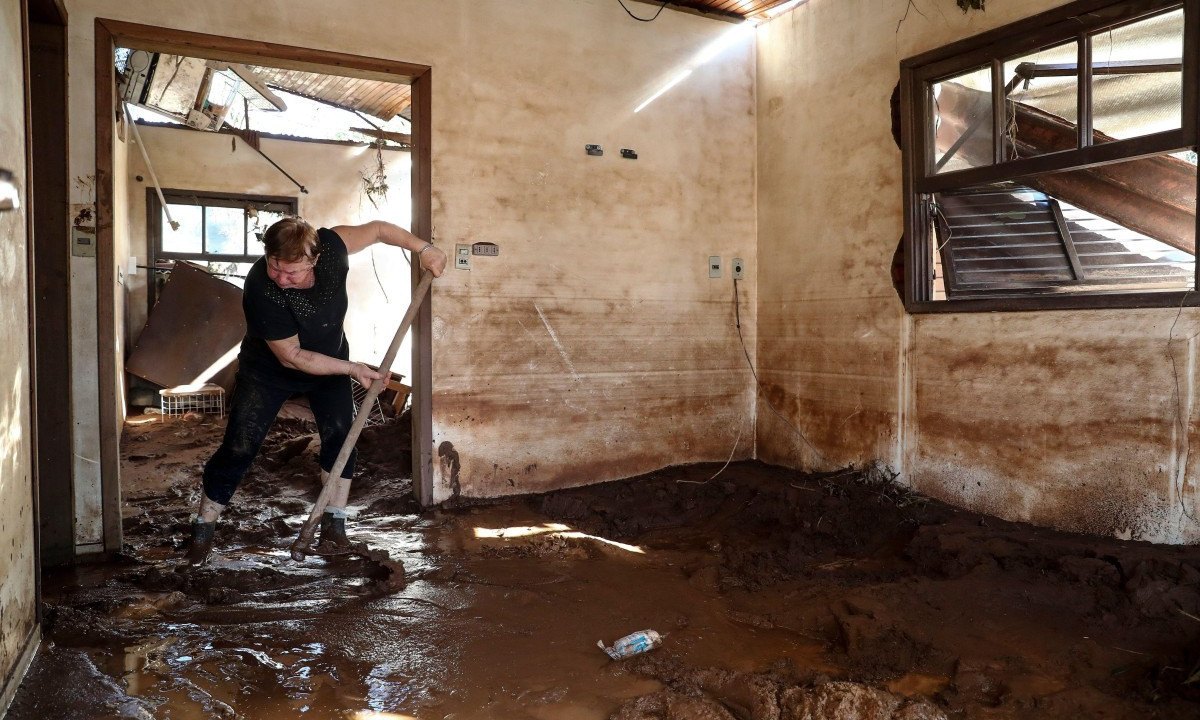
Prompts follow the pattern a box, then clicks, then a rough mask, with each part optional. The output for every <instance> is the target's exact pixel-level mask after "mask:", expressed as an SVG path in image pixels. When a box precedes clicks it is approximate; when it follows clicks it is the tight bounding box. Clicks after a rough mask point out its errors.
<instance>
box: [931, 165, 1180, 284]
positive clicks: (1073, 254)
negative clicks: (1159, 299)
mask: <svg viewBox="0 0 1200 720" xmlns="http://www.w3.org/2000/svg"><path fill="white" fill-rule="evenodd" d="M1195 203H1196V166H1195V165H1194V164H1192V163H1189V162H1187V161H1186V160H1180V159H1179V158H1176V157H1172V156H1170V155H1161V156H1157V157H1151V158H1142V159H1138V160H1131V161H1126V162H1122V163H1115V164H1112V165H1105V166H1102V167H1098V168H1089V169H1086V170H1073V171H1069V172H1062V173H1051V174H1047V175H1041V176H1037V177H1034V178H1031V179H1027V180H1024V181H1022V182H1019V183H1018V182H1008V183H999V184H996V185H990V186H981V187H975V188H967V189H964V190H956V191H953V192H946V193H939V194H936V195H934V196H933V197H932V204H931V207H932V209H933V212H932V213H931V215H932V217H933V222H932V223H931V224H932V228H931V230H932V232H931V233H930V235H931V238H930V241H931V243H933V248H932V249H933V251H934V253H935V255H937V256H938V260H939V261H940V262H939V263H937V265H936V271H937V273H938V275H939V278H938V279H939V280H941V281H942V282H935V284H934V291H935V294H934V299H936V300H945V299H947V298H950V299H956V298H973V297H996V296H1001V297H1005V296H1008V297H1014V296H1021V295H1029V294H1063V293H1091V294H1094V293H1113V292H1133V291H1147V290H1192V289H1194V277H1195V249H1196V235H1195V228H1196V215H1195Z"/></svg>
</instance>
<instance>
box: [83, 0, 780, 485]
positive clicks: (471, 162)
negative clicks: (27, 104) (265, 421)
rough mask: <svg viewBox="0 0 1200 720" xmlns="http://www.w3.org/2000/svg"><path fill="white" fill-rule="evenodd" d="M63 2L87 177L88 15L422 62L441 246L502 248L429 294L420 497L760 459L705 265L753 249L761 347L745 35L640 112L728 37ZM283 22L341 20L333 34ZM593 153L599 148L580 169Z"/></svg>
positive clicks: (662, 20) (730, 313)
mask: <svg viewBox="0 0 1200 720" xmlns="http://www.w3.org/2000/svg"><path fill="white" fill-rule="evenodd" d="M68 10H69V12H70V19H71V41H72V46H71V61H72V67H73V71H72V80H73V84H72V107H73V108H74V110H75V111H76V113H75V114H76V116H77V117H79V118H81V121H80V122H77V123H73V124H72V133H73V137H72V146H71V150H72V167H73V168H75V171H76V172H78V173H81V174H86V173H90V172H92V171H93V165H94V163H93V159H92V158H93V156H92V149H93V147H94V137H93V128H92V126H91V123H90V122H89V121H88V120H87V118H90V117H91V115H92V100H93V95H92V93H91V90H92V88H91V83H92V80H91V78H92V77H93V75H92V70H93V59H92V55H91V52H92V36H91V33H92V30H93V21H94V18H95V17H96V16H98V15H99V16H105V17H111V18H115V19H120V20H128V21H134V22H140V23H146V24H151V25H162V26H167V27H174V28H181V29H185V30H193V31H200V32H206V33H214V34H220V35H228V36H233V37H247V38H251V39H262V40H269V41H271V42H276V43H283V44H290V45H297V46H306V47H313V48H322V49H329V50H337V51H342V52H348V53H354V54H360V55H368V56H376V57H386V58H395V59H398V60H404V61H408V62H414V63H421V64H425V65H429V66H431V67H432V68H433V73H432V78H433V85H432V86H433V128H432V132H433V167H432V176H433V192H434V199H433V227H434V236H435V239H436V241H437V242H438V243H439V244H440V245H441V246H442V247H444V248H446V249H447V250H452V249H453V245H454V244H455V243H471V242H477V241H490V242H494V243H497V244H498V245H499V246H500V256H499V257H498V258H480V257H477V258H473V259H472V269H471V270H470V271H465V270H451V271H449V272H448V273H447V275H446V276H445V277H444V278H442V279H440V280H439V281H438V282H437V283H436V284H435V287H434V292H433V303H434V304H433V315H434V318H433V343H434V346H433V358H434V359H433V384H434V387H433V414H434V417H433V424H434V442H435V446H436V447H437V448H438V452H439V453H440V454H439V458H440V460H441V462H439V463H435V468H436V471H435V474H436V477H435V489H434V494H435V499H437V500H441V499H444V498H446V497H447V496H448V495H451V494H453V493H455V492H461V493H463V494H465V495H498V494H505V493H513V492H526V491H536V490H544V489H548V488H551V487H560V486H567V485H578V484H584V483H591V482H599V481H603V480H608V479H613V478H618V477H623V476H629V475H634V474H638V473H641V472H646V471H650V470H653V469H656V468H658V467H662V466H666V465H670V464H675V463H681V462H694V461H705V460H719V461H724V460H725V459H726V458H729V457H733V458H735V459H737V458H744V457H748V456H750V455H751V454H752V452H753V434H754V433H753V412H754V394H753V392H752V384H751V383H750V382H749V380H748V378H749V373H748V371H747V370H746V362H745V358H744V357H743V355H742V350H741V346H740V344H739V340H738V335H737V330H736V328H735V327H734V314H735V313H734V308H733V304H732V286H731V282H730V280H729V275H728V270H726V272H725V275H724V277H723V278H722V279H721V280H710V279H709V277H708V273H707V257H708V256H709V255H720V256H722V257H724V258H725V259H726V262H728V260H729V258H731V257H734V256H739V257H742V258H743V259H744V260H745V262H746V265H747V271H748V278H749V280H748V281H747V282H746V283H744V284H743V287H742V290H743V296H742V298H741V301H742V303H743V304H742V310H743V313H742V320H743V329H744V331H745V332H746V335H747V342H749V343H753V336H754V317H753V316H754V311H753V308H754V307H755V281H754V278H755V277H756V272H757V270H756V265H757V263H756V252H755V229H756V225H755V185H754V179H755V152H754V146H755V118H754V116H755V106H754V77H755V64H754V54H753V41H752V39H751V38H750V37H743V38H742V39H741V41H740V42H736V43H733V44H732V45H731V47H729V48H727V49H726V50H725V51H724V53H723V54H721V56H720V58H719V61H718V62H714V63H709V64H706V65H703V66H699V67H696V68H694V70H693V72H692V73H691V74H690V75H689V76H688V77H687V78H686V79H685V80H683V81H682V82H679V83H678V84H677V85H675V86H674V87H673V88H672V89H671V90H670V91H669V92H666V93H664V94H663V95H662V96H661V97H660V98H658V99H657V100H656V101H654V102H653V103H651V104H650V105H648V106H647V107H646V108H645V109H643V110H642V111H641V112H639V113H635V112H634V109H635V108H637V107H638V106H639V105H640V104H641V103H642V102H643V101H644V100H645V99H647V98H648V97H649V96H650V95H651V94H653V93H654V92H655V91H656V90H657V89H659V88H660V87H662V86H663V85H664V84H665V83H666V82H667V81H669V80H670V79H672V78H673V77H675V76H677V75H679V73H680V72H681V70H683V69H685V68H687V67H689V66H690V65H691V64H692V63H693V61H694V60H695V58H696V56H697V55H698V54H699V53H700V52H701V51H702V50H704V49H705V48H706V47H708V46H709V44H710V43H712V42H713V41H715V40H717V39H719V38H721V37H723V36H725V34H726V33H729V32H731V31H732V30H733V29H734V27H735V26H733V25H731V24H729V23H724V22H720V21H717V20H712V19H708V18H701V17H696V16H692V15H687V14H684V13H676V12H665V13H663V14H662V16H660V17H659V19H658V20H656V21H655V22H653V23H638V22H635V21H633V20H632V19H630V18H629V17H628V16H627V15H626V14H625V12H624V11H623V10H622V9H621V7H620V6H619V5H618V4H617V3H615V2H611V1H610V0H572V2H561V0H516V1H514V0H404V1H402V2H386V3H384V2H377V3H373V4H370V5H366V6H364V5H363V4H362V3H351V2H348V1H343V2H317V1H316V0H303V2H294V3H288V4H287V7H286V9H285V8H283V7H282V5H279V4H266V5H264V4H255V3H244V2H234V1H233V0H219V1H215V2H209V3H203V4H197V3H189V2H184V1H183V0H169V1H164V2H156V3H125V4H116V5H114V4H113V3H109V2H102V1H101V0H68ZM296 17H310V18H323V17H327V18H353V22H345V23H344V24H342V25H340V26H339V29H338V32H337V33H330V32H328V28H327V27H326V25H325V24H322V23H317V22H313V23H297V22H294V18H296ZM518 39H519V42H518ZM518 46H519V48H520V49H519V50H517V49H516V48H517V47H518ZM586 143H598V144H601V145H603V146H604V148H605V150H606V153H605V155H604V156H603V157H600V158H597V157H589V156H587V155H586V154H585V153H584V149H583V146H584V145H585V144H586ZM622 147H627V148H632V149H634V150H636V151H637V152H638V154H639V157H638V159H637V160H626V159H622V158H621V157H620V155H619V153H618V150H619V149H620V148H622ZM393 320H394V318H388V319H387V322H391V321H393ZM78 321H79V322H80V323H84V324H86V323H88V322H91V323H94V316H93V315H88V314H87V313H80V316H79V318H78ZM751 351H752V352H753V346H752V345H751ZM93 414H94V412H93ZM80 417H85V416H83V415H81V416H80ZM88 431H89V430H88V429H85V430H84V433H85V434H86V432H88Z"/></svg>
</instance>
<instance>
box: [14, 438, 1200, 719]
mask: <svg viewBox="0 0 1200 720" xmlns="http://www.w3.org/2000/svg"><path fill="white" fill-rule="evenodd" d="M219 432H220V425H219V424H217V423H213V422H208V421H203V420H197V421H194V422H190V423H179V422H176V423H174V424H171V423H146V424H144V425H131V426H130V427H129V428H127V434H126V438H125V443H124V458H123V460H124V467H123V478H124V481H125V483H126V496H125V497H126V507H125V508H124V510H125V515H126V534H127V542H128V556H127V557H125V558H124V559H123V560H122V561H121V562H119V563H114V564H110V565H104V566H86V567H79V568H75V569H72V570H70V571H68V572H64V573H60V574H58V575H54V576H51V577H48V578H47V581H46V586H45V591H46V598H47V603H48V608H47V610H48V612H47V637H48V642H47V644H46V647H45V648H43V650H42V651H41V653H40V655H39V657H38V658H37V660H36V661H35V665H34V667H33V669H32V671H31V673H30V676H29V678H28V680H27V681H26V683H25V685H24V686H23V687H22V690H21V692H20V693H19V695H18V698H17V700H16V702H15V704H14V707H13V710H12V714H11V717H14V718H22V719H23V718H44V717H71V718H108V717H131V718H173V719H191V718H211V717H228V718H235V717H237V718H247V719H257V718H290V717H306V718H309V717H311V718H354V719H356V720H366V719H378V720H386V719H388V718H421V719H422V720H425V719H428V718H457V719H460V720H465V719H474V718H537V719H546V718H555V719H556V720H559V719H561V720H584V719H599V718H609V717H612V718H616V719H617V720H649V719H650V718H658V719H660V720H672V719H675V720H685V719H688V720H690V719H693V718H695V719H704V718H718V719H721V720H729V719H730V718H737V719H739V720H747V719H750V720H767V719H775V718H785V719H786V718H792V719H799V718H847V719H849V718H859V719H862V720H877V719H878V720H887V719H889V718H890V719H892V720H900V719H901V718H904V719H907V720H919V719H920V718H927V719H930V720H936V719H937V718H947V717H954V718H969V719H972V720H974V719H976V718H978V719H983V718H1012V719H1014V720H1015V719H1017V718H1020V719H1022V720H1024V719H1026V718H1033V719H1040V718H1046V719H1049V718H1062V717H1106V718H1149V717H1154V718H1164V719H1165V718H1195V717H1198V716H1200V702H1198V701H1200V693H1198V692H1197V691H1196V688H1195V684H1196V683H1197V682H1200V674H1197V673H1198V671H1200V652H1198V649H1200V620H1195V619H1193V618H1192V616H1197V617H1200V550H1198V549H1195V548H1157V547H1153V546H1148V545H1144V544H1138V543H1120V542H1117V541H1108V540H1097V539H1094V538H1082V537H1078V536H1070V535H1063V534H1059V533H1052V532H1048V531H1043V530H1038V529H1036V528H1030V527H1028V526H1021V525H1014V524H1008V523H1002V522H1000V521H998V520H995V519H994V518H984V517H981V516H976V515H970V514H967V513H962V512H959V511H955V510H952V509H950V508H946V507H945V506H941V505H938V504H936V503H932V502H930V501H927V500H924V499H921V498H919V497H916V496H913V495H910V494H908V493H906V492H904V491H903V489H902V488H897V487H895V486H894V485H892V484H889V483H887V482H886V478H883V479H881V478H879V477H874V476H871V475H870V474H864V473H843V474H840V475H837V476H833V477H820V478H818V477H803V476H800V475H798V474H796V473H793V472H790V471H784V470H780V469H777V468H769V467H766V466H762V465H758V464H753V463H743V464H739V465H732V466H730V467H729V468H728V469H727V470H726V471H725V472H724V473H723V474H722V475H721V477H720V478H719V479H718V480H716V481H708V480H707V478H708V477H709V476H711V475H712V473H713V472H714V471H715V470H716V468H715V467H713V468H708V467H701V466H694V467H689V468H675V469H669V470H665V471H661V472H659V473H655V474H653V475H651V476H647V477H644V478H638V479H635V480H632V481H629V482H624V483H613V484H609V485H605V486H600V487H593V488H584V489H580V490H573V491H563V492H559V493H552V494H550V495H546V496H542V497H538V498H530V499H524V500H520V501H510V502H506V503H503V504H498V505H493V506H489V507H466V508H459V509H444V510H438V511H430V512H425V513H417V512H415V508H414V507H413V506H412V503H411V501H410V500H408V497H409V491H410V488H409V485H408V483H407V481H406V480H404V479H403V477H402V474H403V473H402V471H403V469H404V467H405V466H406V464H407V463H406V460H407V459H406V458H405V457H402V454H400V453H396V452H394V451H393V452H392V453H391V454H388V455H386V456H385V455H384V454H383V453H377V454H376V455H375V460H372V459H371V457H370V453H369V450H370V448H371V447H372V446H374V447H376V448H379V447H381V446H385V445H390V446H391V447H392V448H393V450H394V447H396V446H401V447H402V446H403V445H404V442H405V440H404V438H403V436H402V430H401V429H400V428H398V427H392V428H387V427H385V428H374V429H371V430H370V431H369V434H368V437H367V438H366V443H365V446H364V453H363V455H364V457H363V459H362V462H361V465H362V468H361V478H360V479H359V480H357V481H356V489H355V491H354V494H353V496H352V502H353V504H354V506H353V507H352V511H353V513H354V518H353V520H352V521H351V523H350V527H351V530H352V532H353V533H354V534H355V535H356V537H357V539H359V540H363V541H365V542H367V543H368V544H369V545H370V546H372V547H373V548H377V549H381V550H384V551H386V552H387V553H388V554H389V555H390V556H391V558H392V559H394V560H398V561H400V562H401V563H402V564H403V566H404V569H405V577H404V579H405V581H406V582H405V583H404V584H403V585H402V586H400V585H398V584H397V583H395V582H393V581H395V580H396V578H395V577H394V576H390V575H389V574H388V573H387V572H386V571H385V570H384V569H383V568H381V567H380V566H379V565H377V564H375V563H372V562H370V561H367V560H364V559H361V558H348V559H339V560H322V559H315V558H313V559H309V560H308V561H306V562H305V563H302V564H297V563H294V562H293V561H291V559H290V557H289V555H288V552H287V545H288V543H290V542H291V540H292V539H293V538H294V537H295V534H296V532H297V531H298V529H299V526H300V523H301V521H302V520H303V517H304V513H305V512H306V510H307V506H308V503H310V502H311V501H312V500H313V499H314V498H315V495H316V490H317V489H318V488H317V487H315V477H316V466H315V460H314V452H315V449H316V443H315V441H312V440H311V439H307V440H306V438H308V436H309V433H311V427H310V426H309V425H307V424H306V423H305V422H304V420H303V419H300V420H295V421H289V422H284V423H281V424H280V426H279V427H278V428H277V430H276V431H275V432H274V433H273V434H272V437H271V439H270V440H269V441H268V444H267V446H266V448H265V450H264V453H263V456H262V458H260V460H259V461H258V462H257V463H256V465H255V468H254V470H253V471H252V473H251V476H250V477H249V479H248V481H247V482H246V484H245V485H244V486H243V488H242V489H241V490H240V491H239V495H238V497H237V498H236V499H235V505H234V506H232V507H231V508H230V511H229V512H227V515H226V518H225V519H224V520H223V522H222V525H221V527H220V529H219V530H218V535H217V543H218V548H219V549H218V552H217V554H216V556H215V557H214V559H213V561H212V563H211V564H210V565H209V566H208V567H205V568H200V569H183V568H180V567H178V558H179V556H180V555H181V553H182V542H181V540H182V537H183V536H184V534H185V533H186V530H187V523H188V521H189V520H190V517H191V513H192V508H193V506H194V502H195V500H196V489H195V483H196V478H198V476H199V467H200V464H201V463H202V462H203V460H204V459H205V458H206V457H207V454H208V453H209V452H211V448H212V447H213V445H214V443H215V442H216V441H217V439H218V437H219ZM642 629H653V630H656V631H658V632H659V633H661V634H663V636H664V644H663V647H662V648H660V649H658V650H655V651H653V652H652V653H650V654H648V655H645V656H641V657H639V658H635V659H632V660H627V661H624V662H612V661H610V660H609V659H608V658H607V656H606V655H605V654H604V653H603V652H602V651H601V650H600V649H599V648H598V647H597V646H596V643H597V641H598V640H603V641H605V642H606V643H611V642H612V641H613V640H615V639H617V638H618V637H620V636H622V635H625V634H627V633H630V632H633V631H636V630H642ZM1193 675H1194V677H1193Z"/></svg>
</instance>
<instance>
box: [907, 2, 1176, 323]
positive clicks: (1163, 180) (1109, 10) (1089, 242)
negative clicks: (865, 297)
mask: <svg viewBox="0 0 1200 720" xmlns="http://www.w3.org/2000/svg"><path fill="white" fill-rule="evenodd" d="M1198 48H1200V0H1184V2H1180V1H1179V0H1175V1H1174V2H1165V1H1163V0H1149V1H1147V0H1142V1H1136V0H1125V1H1124V2H1115V3H1114V2H1112V0H1107V1H1106V0H1083V1H1081V2H1075V3H1073V4H1070V5H1066V6H1063V7H1061V8H1058V9H1055V10H1052V11H1050V12H1047V13H1043V14H1041V15H1038V16H1036V17H1033V18H1030V19H1028V20H1025V21H1022V22H1019V23H1014V24H1012V25H1008V26H1005V27H1002V28H998V29H996V30H993V31H991V32H988V33H984V34H983V35H979V36H976V37H974V38H969V39H967V40H964V41H961V42H959V43H956V44H954V45H952V46H949V47H946V48H942V49H939V50H934V51H932V52H929V53H925V54H924V55H920V56H918V57H915V58H909V59H908V60H905V61H904V62H903V63H902V64H901V107H902V123H903V146H904V193H905V201H906V202H905V223H906V225H905V228H906V229H905V247H904V266H905V267H904V269H905V273H904V277H905V285H904V297H905V305H906V307H907V308H908V309H909V310H910V311H912V312H937V311H967V310H1006V309H1012V310H1019V309H1039V308H1054V307H1061V308H1068V307H1076V308H1078V307H1140V306H1165V305H1179V304H1184V303H1186V304H1189V305H1193V304H1196V305H1200V294H1198V293H1193V292H1192V291H1194V290H1196V289H1197V283H1196V277H1197V276H1196V271H1197V266H1196V237H1197V213H1196V196H1197V171H1196V145H1197V120H1198V115H1200V111H1198V108H1197V93H1198V88H1200V73H1198V72H1197V67H1198V57H1197V55H1198V52H1200V50H1198Z"/></svg>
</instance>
